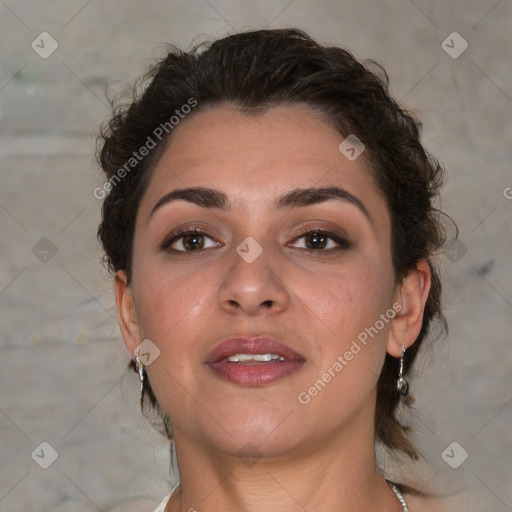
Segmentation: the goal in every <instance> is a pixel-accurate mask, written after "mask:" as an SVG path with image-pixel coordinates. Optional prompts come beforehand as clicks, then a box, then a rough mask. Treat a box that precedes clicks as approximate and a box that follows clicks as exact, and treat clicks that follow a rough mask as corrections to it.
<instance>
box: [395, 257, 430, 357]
mask: <svg viewBox="0 0 512 512" xmlns="http://www.w3.org/2000/svg"><path fill="white" fill-rule="evenodd" d="M430 284H431V278H430V266H429V264H428V262H427V260H425V259H422V260H420V261H418V263H417V264H416V267H415V268H414V269H412V270H411V271H410V272H409V273H408V274H407V276H405V277H404V278H403V279H402V282H401V283H400V284H399V285H398V286H397V289H396V292H395V298H394V302H393V304H395V303H398V304H400V305H401V309H400V311H398V313H397V314H396V316H395V317H394V318H393V319H392V320H391V327H390V330H389V336H388V343H387V348H386V349H387V352H388V354H390V355H392V356H393V357H400V356H401V355H402V346H404V347H405V348H408V347H410V346H411V345H412V344H413V343H414V342H415V341H416V338H417V337H418V334H419V333H420V330H421V326H422V323H423V312H424V311H425V304H426V302H427V298H428V294H429V291H430Z"/></svg>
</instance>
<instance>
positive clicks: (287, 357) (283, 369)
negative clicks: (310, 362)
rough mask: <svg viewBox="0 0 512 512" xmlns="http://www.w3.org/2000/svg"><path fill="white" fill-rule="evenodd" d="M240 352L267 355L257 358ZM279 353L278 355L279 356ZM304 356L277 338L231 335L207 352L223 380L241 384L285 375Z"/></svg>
mask: <svg viewBox="0 0 512 512" xmlns="http://www.w3.org/2000/svg"><path fill="white" fill-rule="evenodd" d="M237 354H242V355H243V354H252V355H260V356H262V355H265V354H271V355H272V357H271V358H261V357H260V358H258V360H257V361H254V360H247V358H246V357H240V356H239V357H234V356H236V355H237ZM276 356H278V357H276ZM304 362H305V359H304V357H302V356H301V355H300V354H298V353H297V352H295V351H293V350H292V349H291V348H289V347H287V346H286V345H284V344H283V343H281V342H280V341H277V340H276V339H274V338H270V337H265V336H260V337H257V338H245V337H236V338H229V339H227V340H224V341H222V342H220V343H219V344H217V345H216V346H215V347H214V348H213V350H212V351H211V352H210V354H209V355H208V358H207V360H206V364H207V365H208V367H209V368H210V369H211V370H213V372H214V374H215V375H216V376H217V377H219V378H220V379H222V380H225V381H228V382H231V383H233V384H239V385H242V386H263V385H265V384H269V383H271V382H274V381H276V380H279V379H282V378H284V377H286V376H288V375H290V374H292V373H294V372H296V371H297V370H299V369H300V368H301V367H302V365H303V364H304Z"/></svg>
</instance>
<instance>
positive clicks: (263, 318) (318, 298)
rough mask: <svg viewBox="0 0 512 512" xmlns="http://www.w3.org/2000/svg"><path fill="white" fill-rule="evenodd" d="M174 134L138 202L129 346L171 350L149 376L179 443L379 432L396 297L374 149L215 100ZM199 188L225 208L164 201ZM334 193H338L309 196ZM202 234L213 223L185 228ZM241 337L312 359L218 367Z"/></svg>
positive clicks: (259, 448) (308, 119)
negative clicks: (347, 146)
mask: <svg viewBox="0 0 512 512" xmlns="http://www.w3.org/2000/svg"><path fill="white" fill-rule="evenodd" d="M172 136H173V139H172V144H171V145H170V146H169V147H168V148H167V149H166V152H165V153H164V154H163V156H162V158H161V160H160V161H159V163H158V164H157V166H156V168H155V170H154V173H153V175H152V177H151V180H150V183H149V185H148V188H147V190H146V192H145V195H144V197H143V199H142V201H141V203H140V208H139V211H138V216H137V222H136V229H135V238H134V254H133V281H132V285H131V288H130V289H129V294H131V295H130V296H132V297H133V302H134V308H133V311H134V317H133V320H134V322H136V323H135V324H133V325H132V328H133V329H132V334H133V333H135V332H136V334H134V335H133V336H125V341H126V344H127V347H128V349H129V350H130V352H131V353H132V354H133V350H134V349H135V348H136V346H137V344H138V343H141V342H142V340H145V339H149V340H151V342H152V343H153V344H154V345H156V347H158V349H159V351H160V354H159V355H158V357H156V358H155V359H154V360H153V361H152V362H151V364H150V365H148V366H147V374H148V376H149V379H150V381H151V385H152V387H153V390H154V392H155V394H156V396H157V398H158V401H159V402H160V404H161V405H162V407H163V408H164V409H165V410H166V411H167V413H168V414H169V416H170V418H171V423H172V426H173V430H174V432H175V435H176V439H177V440H178V439H179V438H180V436H181V438H182V439H185V438H188V439H189V440H191V441H193V442H196V443H201V445H202V446H210V447H216V448H217V449H220V450H221V451H223V452H224V453H231V454H236V453H237V452H238V451H239V450H241V449H242V448H243V447H244V446H246V448H247V446H249V445H246V443H250V445H251V446H252V447H253V449H254V450H255V451H256V452H258V453H259V454H262V455H269V456H270V455H278V454H283V453H285V452H287V451H288V450H290V449H297V448H300V447H304V449H311V448H313V447H314V446H315V443H321V441H322V439H325V437H326V435H331V434H336V433H341V432H343V431H344V429H345V432H347V431H348V430H346V429H351V428H354V429H355V428H356V427H358V428H359V427H361V426H362V425H366V428H371V427H372V422H373V415H374V407H375V396H376V384H377V380H378V376H379V373H380V370H381V367H382V365H383V362H384V357H385V354H386V349H387V346H389V343H388V334H389V326H390V319H391V318H392V317H393V314H394V313H396V311H395V310H393V304H395V306H396V300H397V298H399V295H398V294H397V289H396V287H395V285H394V278H393V269H392V261H391V249H390V242H391V238H390V237H391V226H390V216H389V212H388V210H387V208H386V206H385V201H384V198H383V197H382V195H381V193H380V192H379V191H378V189H377V188H376V185H375V183H374V181H373V179H372V177H371V175H370V172H369V167H368V164H367V162H366V160H365V158H364V153H363V154H362V155H361V156H359V157H358V158H356V159H353V155H352V152H351V151H350V150H349V151H348V152H346V153H345V154H344V153H342V152H341V151H340V149H339V148H338V146H339V145H340V143H341V142H342V141H343V137H342V136H341V135H340V134H339V133H338V132H337V131H336V130H335V129H334V128H333V127H332V126H330V125H329V124H327V123H326V122H325V121H324V120H322V119H321V117H320V116H319V115H318V114H316V113H315V112H314V111H313V110H310V109H309V108H307V107H302V106H294V107H284V106H283V107H276V108H273V109H270V110H269V111H267V112H266V113H265V114H263V115H258V116H254V117H253V116H247V115H243V114H241V113H239V112H238V111H237V110H236V109H234V108H232V107H228V106H223V107H217V108H210V109H205V110H203V111H201V112H198V113H197V114H195V115H194V116H192V117H190V118H189V119H185V120H184V121H182V122H181V124H180V125H179V126H177V127H176V128H175V130H174V132H173V134H172ZM356 149H357V148H356ZM345 155H347V156H350V159H349V158H347V156H345ZM354 155H357V153H354ZM191 187H201V188H203V189H212V190H213V191H214V193H215V194H216V195H222V197H223V198H225V205H222V204H220V201H219V202H213V205H209V206H208V205H207V206H205V205H204V203H201V201H200V198H199V196H198V195H197V194H196V195H195V196H194V195H193V194H189V195H188V196H187V197H188V199H187V198H185V197H184V196H181V198H175V199H173V200H171V198H170V197H168V198H167V199H168V200H163V201H161V199H162V198H163V197H165V196H166V195H167V194H169V193H170V192H173V191H177V190H186V189H188V188H191ZM323 188H329V189H331V192H332V191H334V189H335V188H336V189H339V190H338V192H337V193H332V194H330V195H329V194H328V193H324V194H323V195H318V194H317V195H316V196H315V194H313V193H312V192H309V193H304V194H302V195H300V194H298V193H297V191H299V190H304V189H323ZM292 192H295V194H294V196H290V194H291V193H292ZM207 197H210V198H211V197H213V196H212V195H210V196H207ZM283 198H285V199H283ZM286 198H287V199H286ZM294 198H295V201H294V200H293V199H294ZM198 203H199V204H198ZM157 205H158V206H157ZM155 206H156V208H155ZM192 230H199V231H200V232H204V234H195V235H194V234H190V233H189V234H188V235H183V234H182V235H181V237H180V235H179V234H177V235H176V236H174V235H173V233H176V232H180V231H192ZM312 230H313V231H314V230H318V231H319V232H320V234H318V235H315V234H314V233H313V234H312V233H311V231H312ZM308 231H309V233H308ZM323 232H327V233H329V234H322V233H323ZM130 300H131V299H130ZM364 333H366V336H365V334H364ZM370 333H371V335H370ZM236 336H242V337H248V338H253V337H258V336H259V337H261V336H266V337H270V338H273V339H275V340H278V341H279V342H281V343H282V344H284V345H285V346H286V347H287V348H288V349H290V350H291V351H293V352H294V353H295V354H296V355H297V356H299V357H295V361H294V362H293V361H292V359H294V358H293V357H292V356H291V355H290V354H288V355H287V357H286V359H287V360H285V361H284V362H283V361H282V362H278V361H276V360H272V361H266V362H265V361H256V360H252V361H243V360H241V361H238V362H237V361H236V357H235V358H234V359H235V360H233V358H231V359H232V360H231V361H228V360H226V359H224V360H223V361H221V362H220V363H216V364H213V363H212V364H210V363H211V362H212V360H213V359H215V357H214V355H212V350H213V349H214V348H215V347H216V345H217V344H218V343H219V342H221V341H222V340H226V339H227V338H231V337H236ZM364 339H365V341H366V342H365V343H363V340H364ZM237 347H238V345H235V346H234V347H231V351H232V352H233V353H240V352H244V350H245V353H247V352H248V349H247V347H246V346H245V347H242V348H240V349H239V348H237ZM246 349H247V350H246ZM278 351H279V350H278V348H275V349H274V348H273V346H265V347H264V348H262V349H261V351H260V352H261V353H273V352H278ZM350 354H351V355H350ZM225 355H226V354H225V353H224V356H225ZM275 355H279V354H275ZM394 355H396V354H394ZM217 356H218V354H217ZM265 357H268V356H263V357H260V358H256V359H265ZM272 357H274V356H272ZM239 359H240V358H239ZM241 359H244V358H241ZM143 361H144V359H143ZM342 361H343V362H342ZM336 363H338V364H336ZM280 365H281V366H280ZM226 371H227V374H226V373H222V372H226ZM226 376H227V378H226ZM315 383H316V384H315ZM315 390H316V391H315Z"/></svg>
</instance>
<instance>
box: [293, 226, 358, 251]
mask: <svg viewBox="0 0 512 512" xmlns="http://www.w3.org/2000/svg"><path fill="white" fill-rule="evenodd" d="M301 240H303V242H300V241H301ZM292 247H296V248H298V249H306V250H310V251H318V250H320V251H322V250H336V249H348V248H349V247H350V244H349V242H348V241H347V240H345V239H343V238H341V237H339V236H338V235H336V234H335V233H331V232H329V231H325V230H323V229H311V230H308V231H307V232H306V233H304V234H303V235H302V236H300V237H299V238H296V239H295V242H294V244H292Z"/></svg>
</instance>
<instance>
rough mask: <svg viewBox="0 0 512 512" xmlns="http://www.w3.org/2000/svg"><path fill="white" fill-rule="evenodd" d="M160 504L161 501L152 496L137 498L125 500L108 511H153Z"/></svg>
mask: <svg viewBox="0 0 512 512" xmlns="http://www.w3.org/2000/svg"><path fill="white" fill-rule="evenodd" d="M159 504H160V502H159V501H157V500H152V499H150V498H137V499H134V500H127V501H123V503H119V505H116V506H115V507H114V508H110V509H108V510H107V512H153V511H154V510H155V508H156V507H158V505H159Z"/></svg>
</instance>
